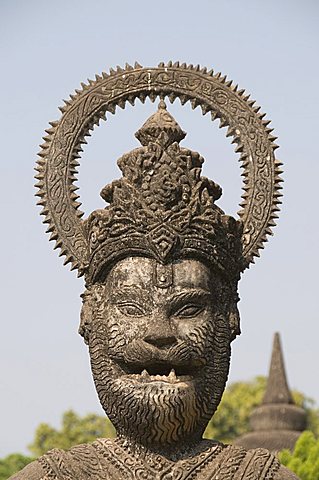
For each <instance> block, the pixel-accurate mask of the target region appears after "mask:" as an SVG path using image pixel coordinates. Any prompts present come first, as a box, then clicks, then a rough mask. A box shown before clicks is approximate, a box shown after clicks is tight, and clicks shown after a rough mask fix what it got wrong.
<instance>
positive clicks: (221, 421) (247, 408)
mask: <svg viewBox="0 0 319 480" xmlns="http://www.w3.org/2000/svg"><path fill="white" fill-rule="evenodd" d="M266 381H267V379H266V378H265V377H261V376H260V377H256V378H255V379H254V380H252V381H251V382H236V383H232V384H231V385H230V386H229V387H227V388H226V390H225V392H224V395H223V398H222V401H221V403H220V406H219V407H218V410H217V412H216V414H215V415H214V417H213V418H212V420H211V421H210V422H209V424H208V426H207V428H206V431H205V434H204V436H205V438H215V439H217V440H219V441H221V442H224V443H231V442H232V441H233V440H234V439H235V438H236V437H239V436H240V435H243V434H244V433H246V432H247V431H248V430H249V416H250V413H251V411H252V409H253V408H255V407H257V406H258V405H260V403H261V401H262V399H263V396H264V393H265V388H266ZM292 394H293V398H294V401H295V403H296V404H297V405H299V406H302V407H303V408H304V409H305V410H306V413H307V429H308V430H311V431H312V432H313V433H314V434H315V435H316V436H319V409H316V408H314V402H313V400H311V399H309V398H308V397H306V396H305V395H304V394H302V393H300V392H297V391H293V392H292Z"/></svg>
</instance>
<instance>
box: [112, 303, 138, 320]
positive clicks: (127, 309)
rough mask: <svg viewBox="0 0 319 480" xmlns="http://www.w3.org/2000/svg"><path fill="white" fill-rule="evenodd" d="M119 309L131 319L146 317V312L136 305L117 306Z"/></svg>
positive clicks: (122, 304) (123, 304) (124, 304)
mask: <svg viewBox="0 0 319 480" xmlns="http://www.w3.org/2000/svg"><path fill="white" fill-rule="evenodd" d="M117 308H118V309H119V311H120V312H121V313H122V314H123V315H128V316H131V317H140V316H142V315H144V311H143V310H142V309H141V307H139V306H138V305H136V303H121V304H118V305H117Z"/></svg>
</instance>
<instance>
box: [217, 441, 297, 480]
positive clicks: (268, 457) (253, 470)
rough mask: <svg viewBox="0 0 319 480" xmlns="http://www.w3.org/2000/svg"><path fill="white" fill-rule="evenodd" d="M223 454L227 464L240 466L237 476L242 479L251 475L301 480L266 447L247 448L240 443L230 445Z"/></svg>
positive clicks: (270, 479) (261, 479) (274, 479)
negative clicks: (239, 444)
mask: <svg viewBox="0 0 319 480" xmlns="http://www.w3.org/2000/svg"><path fill="white" fill-rule="evenodd" d="M222 455H224V457H225V458H224V462H225V463H226V464H229V465H231V464H232V462H233V463H235V464H236V465H238V466H239V468H238V471H237V477H238V479H240V480H244V479H246V478H247V479H248V478H251V477H254V478H258V479H260V480H266V479H268V480H299V478H298V477H297V476H296V474H295V473H293V472H291V471H290V470H288V469H287V468H286V467H284V466H283V465H281V464H280V462H279V460H278V458H277V457H276V455H274V454H273V453H271V452H270V451H269V450H266V449H265V448H255V449H249V450H246V449H245V448H243V447H240V446H238V445H228V446H227V447H226V448H225V449H224V452H223V453H222ZM237 477H236V478H237Z"/></svg>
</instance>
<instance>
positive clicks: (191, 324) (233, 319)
mask: <svg viewBox="0 0 319 480" xmlns="http://www.w3.org/2000/svg"><path fill="white" fill-rule="evenodd" d="M146 97H149V98H150V99H151V100H155V99H156V98H157V97H159V98H160V99H161V101H160V104H159V109H158V111H157V112H156V113H155V114H154V115H152V116H151V118H149V119H148V120H147V121H146V123H145V124H144V125H143V126H142V127H141V129H140V130H139V131H138V132H137V133H136V136H137V138H138V140H139V141H140V143H141V144H142V147H140V148H137V149H135V150H133V151H132V152H130V153H128V154H125V155H123V156H122V157H121V158H120V160H119V161H118V164H119V167H120V169H121V171H122V174H123V177H122V178H121V179H120V180H116V181H114V182H113V183H112V184H111V185H107V186H106V187H105V188H103V190H102V192H101V195H102V197H103V198H104V200H105V201H106V202H107V203H108V204H109V205H107V206H106V207H105V209H100V210H96V211H94V212H92V213H91V214H90V215H89V217H88V218H87V219H86V220H81V215H82V214H81V213H80V212H79V210H78V206H79V205H78V203H77V195H76V193H75V190H76V187H75V185H74V181H75V173H76V167H77V165H78V163H77V158H78V157H79V152H80V149H81V146H80V145H81V143H83V141H84V137H85V135H87V134H88V132H89V130H90V129H91V128H92V127H93V125H94V124H95V123H97V122H98V120H99V119H100V118H101V116H103V115H104V113H105V112H106V111H112V112H114V111H115V107H116V106H117V105H119V106H121V107H124V106H125V102H126V101H130V102H131V103H134V100H135V99H136V98H139V99H140V100H142V101H144V100H145V98H146ZM165 97H168V98H169V99H170V100H171V101H173V100H174V99H175V98H176V97H179V98H180V100H181V102H182V103H185V102H186V101H188V100H190V101H191V103H192V106H193V108H195V107H196V106H197V105H200V106H201V108H202V110H203V113H207V112H208V111H210V112H211V113H212V117H213V118H215V117H216V118H217V117H218V118H220V119H221V125H222V126H223V125H224V126H226V125H227V126H229V128H228V134H229V135H233V137H234V141H235V142H236V143H237V144H238V149H237V150H238V151H240V152H242V157H241V159H242V161H243V166H244V184H245V187H244V195H243V197H244V205H243V211H242V212H241V213H240V216H241V218H240V220H237V221H236V220H235V219H234V218H232V217H229V216H227V215H225V214H224V212H223V211H222V210H221V209H220V208H219V207H218V206H217V205H216V201H217V200H218V198H219V197H220V195H221V189H220V187H219V186H218V185H216V184H215V183H214V182H213V181H212V180H209V179H207V178H205V177H202V176H201V165H202V163H203V159H202V157H201V156H200V155H199V154H198V153H196V152H193V151H192V150H190V149H187V148H183V147H181V146H180V142H181V140H182V139H183V138H184V137H185V132H183V130H182V129H181V128H180V126H179V125H178V124H177V122H176V121H175V120H174V118H173V117H172V116H171V115H170V114H169V112H168V111H167V109H166V104H165V103H164V100H163V99H164V98H165ZM62 113H63V115H62V118H61V120H60V121H59V122H57V123H53V124H52V129H50V130H49V131H48V137H46V138H45V143H44V145H43V150H42V153H41V154H40V155H41V160H40V161H39V163H38V167H37V169H38V176H37V177H38V180H39V183H38V187H39V192H38V195H39V196H40V197H41V201H40V204H41V205H43V207H44V209H43V212H42V213H43V214H44V215H45V222H47V223H48V224H49V229H48V230H49V231H50V232H51V239H55V240H56V241H57V246H58V247H61V249H62V254H63V255H66V263H67V262H71V263H72V268H77V269H78V270H79V274H84V275H85V281H86V285H85V287H86V288H85V292H84V293H83V295H82V298H83V308H82V311H81V324H80V329H79V332H80V334H81V335H82V336H83V338H84V340H85V342H86V343H87V344H88V347H89V353H90V359H91V368H92V373H93V378H94V382H95V386H96V390H97V393H98V396H99V400H100V403H101V405H102V407H103V409H104V410H105V412H106V413H107V415H108V416H109V417H110V419H111V420H112V422H113V424H114V426H115V427H116V430H117V434H118V436H117V439H116V440H106V439H99V440H97V441H96V442H94V443H93V444H91V445H80V446H77V447H74V448H73V449H71V450H69V451H68V452H63V451H60V450H53V451H51V452H48V454H47V455H44V456H43V457H41V458H40V459H38V461H36V462H34V463H33V464H31V465H30V466H28V467H26V469H24V470H23V471H22V472H21V473H20V474H19V475H18V476H17V477H16V478H17V479H18V478H32V479H49V478H50V479H55V480H57V479H59V480H60V479H61V480H62V479H63V480H64V479H68V480H71V479H77V480H86V479H110V480H111V479H122V478H123V479H128V478H131V479H134V480H142V479H143V480H147V479H150V480H151V479H157V480H169V479H170V480H183V479H198V480H208V479H211V480H213V479H214V480H217V479H220V480H228V479H229V480H230V479H234V480H244V479H247V480H248V479H249V480H254V479H256V480H257V479H264V480H266V479H267V480H279V479H281V480H285V479H294V478H296V477H295V476H294V475H293V474H291V473H289V472H288V471H287V470H285V469H284V468H283V467H280V465H279V463H278V461H277V460H276V458H275V457H274V456H273V455H271V454H270V453H269V452H268V451H266V450H262V449H258V450H251V451H246V450H245V449H243V448H241V447H236V446H225V445H222V444H220V443H218V442H216V441H205V440H203V439H202V435H203V432H204V430H205V428H206V425H207V423H208V421H209V419H210V418H211V416H212V415H213V414H214V412H215V411H216V408H217V406H218V404H219V402H220V399H221V396H222V394H223V391H224V388H225V384H226V380H227V376H228V371H229V362H230V344H231V341H232V340H233V339H234V338H235V337H236V335H238V334H239V333H240V327H239V313H238V310H237V302H238V294H237V286H238V281H239V278H240V274H241V272H242V271H243V270H244V269H245V268H246V267H247V266H248V264H249V262H251V261H252V259H253V256H255V255H257V254H258V249H259V248H261V247H262V245H263V242H264V241H265V239H266V235H267V234H268V233H270V230H269V227H270V225H271V223H272V222H273V218H274V217H275V210H276V209H277V204H278V197H279V196H280V193H279V191H278V190H279V186H278V182H280V179H279V177H278V173H279V170H278V165H279V163H278V162H277V161H276V160H275V158H274V149H275V145H274V144H273V138H272V137H271V136H270V132H269V130H268V129H267V123H265V122H264V121H263V116H262V115H260V114H259V113H258V109H257V108H255V107H254V106H253V102H249V101H248V97H246V96H245V95H244V93H243V91H238V89H237V87H234V86H232V85H231V82H226V79H225V77H221V76H220V74H216V75H214V74H213V73H212V72H207V71H206V69H200V68H197V67H195V68H194V67H192V66H189V67H187V66H186V65H179V64H174V65H173V64H172V63H169V64H168V65H167V66H165V65H164V64H160V65H159V66H158V67H157V68H142V67H141V66H139V65H135V67H134V68H132V67H129V66H127V67H126V68H125V70H122V69H118V70H117V71H116V72H114V71H111V73H110V75H106V74H103V75H102V77H97V78H96V81H93V82H89V85H83V90H82V91H80V92H77V93H76V95H75V96H74V97H72V98H71V101H70V102H67V103H66V106H65V107H63V108H62Z"/></svg>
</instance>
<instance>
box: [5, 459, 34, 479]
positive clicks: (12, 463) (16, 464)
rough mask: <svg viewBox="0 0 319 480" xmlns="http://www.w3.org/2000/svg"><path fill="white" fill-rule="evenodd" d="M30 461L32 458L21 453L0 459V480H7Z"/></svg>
mask: <svg viewBox="0 0 319 480" xmlns="http://www.w3.org/2000/svg"><path fill="white" fill-rule="evenodd" d="M32 460H34V459H33V458H32V457H26V456H25V455H22V454H21V453H11V455H8V456H7V457H5V458H2V459H0V480H7V479H8V478H9V477H11V475H13V474H14V473H16V472H19V471H20V470H22V468H24V467H25V466H26V465H28V463H30V462H32Z"/></svg>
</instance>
